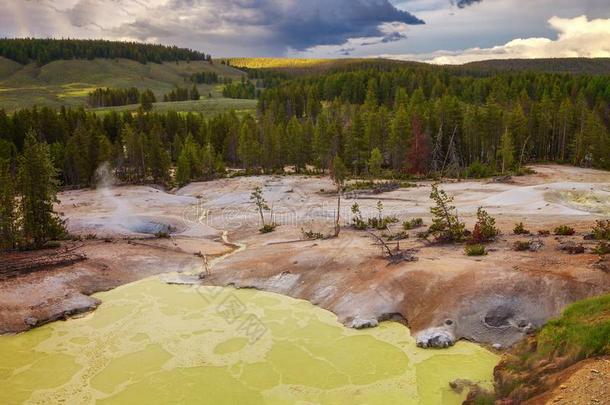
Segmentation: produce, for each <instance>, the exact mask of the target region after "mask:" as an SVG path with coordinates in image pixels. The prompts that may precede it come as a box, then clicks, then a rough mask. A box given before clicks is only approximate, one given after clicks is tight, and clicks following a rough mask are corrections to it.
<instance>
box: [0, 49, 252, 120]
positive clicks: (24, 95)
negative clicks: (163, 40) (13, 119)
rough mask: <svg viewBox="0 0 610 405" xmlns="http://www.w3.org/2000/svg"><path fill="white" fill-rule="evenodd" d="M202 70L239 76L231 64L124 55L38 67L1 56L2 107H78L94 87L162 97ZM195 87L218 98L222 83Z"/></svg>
mask: <svg viewBox="0 0 610 405" xmlns="http://www.w3.org/2000/svg"><path fill="white" fill-rule="evenodd" d="M203 71H206V72H216V73H218V74H219V75H220V76H223V77H231V78H233V79H239V78H241V76H242V75H243V72H241V71H240V70H238V69H235V68H232V67H230V66H226V65H223V64H220V63H217V64H211V63H209V62H204V61H193V62H176V63H174V62H172V63H162V64H156V63H148V64H146V65H143V64H141V63H138V62H135V61H132V60H126V59H117V60H115V59H95V60H63V61H55V62H51V63H49V64H47V65H44V66H42V67H38V66H36V64H33V63H31V64H28V65H20V64H18V63H15V62H13V61H10V60H8V59H4V58H0V108H3V109H5V110H7V111H14V110H16V109H19V108H23V107H31V106H34V105H39V106H48V107H55V108H57V107H60V106H62V105H67V106H81V105H84V104H85V102H86V98H87V94H88V93H89V92H90V91H92V90H94V89H96V88H98V87H115V88H127V87H137V88H138V89H141V90H144V89H151V90H152V91H153V92H154V93H155V95H156V96H157V99H158V100H162V99H163V95H164V94H166V93H168V92H169V91H171V90H172V88H174V86H176V85H181V86H189V87H190V86H191V85H192V84H191V83H190V81H189V77H190V76H191V74H193V73H197V72H203ZM198 88H199V92H200V93H201V94H202V96H208V95H209V94H212V96H213V97H220V96H221V93H222V86H217V85H199V86H198Z"/></svg>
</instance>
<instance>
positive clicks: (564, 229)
mask: <svg viewBox="0 0 610 405" xmlns="http://www.w3.org/2000/svg"><path fill="white" fill-rule="evenodd" d="M575 233H576V231H575V230H574V228H572V227H570V226H568V225H561V226H558V227H557V228H555V235H559V236H572V235H574V234H575Z"/></svg>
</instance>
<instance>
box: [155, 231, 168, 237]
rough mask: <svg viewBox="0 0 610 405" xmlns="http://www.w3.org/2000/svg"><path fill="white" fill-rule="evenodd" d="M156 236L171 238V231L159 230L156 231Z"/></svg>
mask: <svg viewBox="0 0 610 405" xmlns="http://www.w3.org/2000/svg"><path fill="white" fill-rule="evenodd" d="M155 238H157V239H169V233H167V232H164V231H159V232H157V233H155Z"/></svg>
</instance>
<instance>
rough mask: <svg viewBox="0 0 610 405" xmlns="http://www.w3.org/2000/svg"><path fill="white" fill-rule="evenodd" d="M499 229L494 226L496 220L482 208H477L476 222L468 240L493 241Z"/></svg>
mask: <svg viewBox="0 0 610 405" xmlns="http://www.w3.org/2000/svg"><path fill="white" fill-rule="evenodd" d="M499 233H500V230H499V229H498V228H496V220H495V218H493V217H492V216H491V215H489V214H488V213H487V211H485V210H484V209H483V208H479V209H478V210H477V223H476V224H475V226H474V229H473V231H472V235H471V236H470V240H471V242H472V243H474V244H480V243H487V242H491V241H493V240H494V239H495V238H496V237H497V236H498V234H499Z"/></svg>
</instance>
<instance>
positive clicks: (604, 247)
mask: <svg viewBox="0 0 610 405" xmlns="http://www.w3.org/2000/svg"><path fill="white" fill-rule="evenodd" d="M593 253H595V254H596V255H600V256H604V255H608V254H610V243H607V242H599V243H598V244H597V246H595V247H594V248H593Z"/></svg>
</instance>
